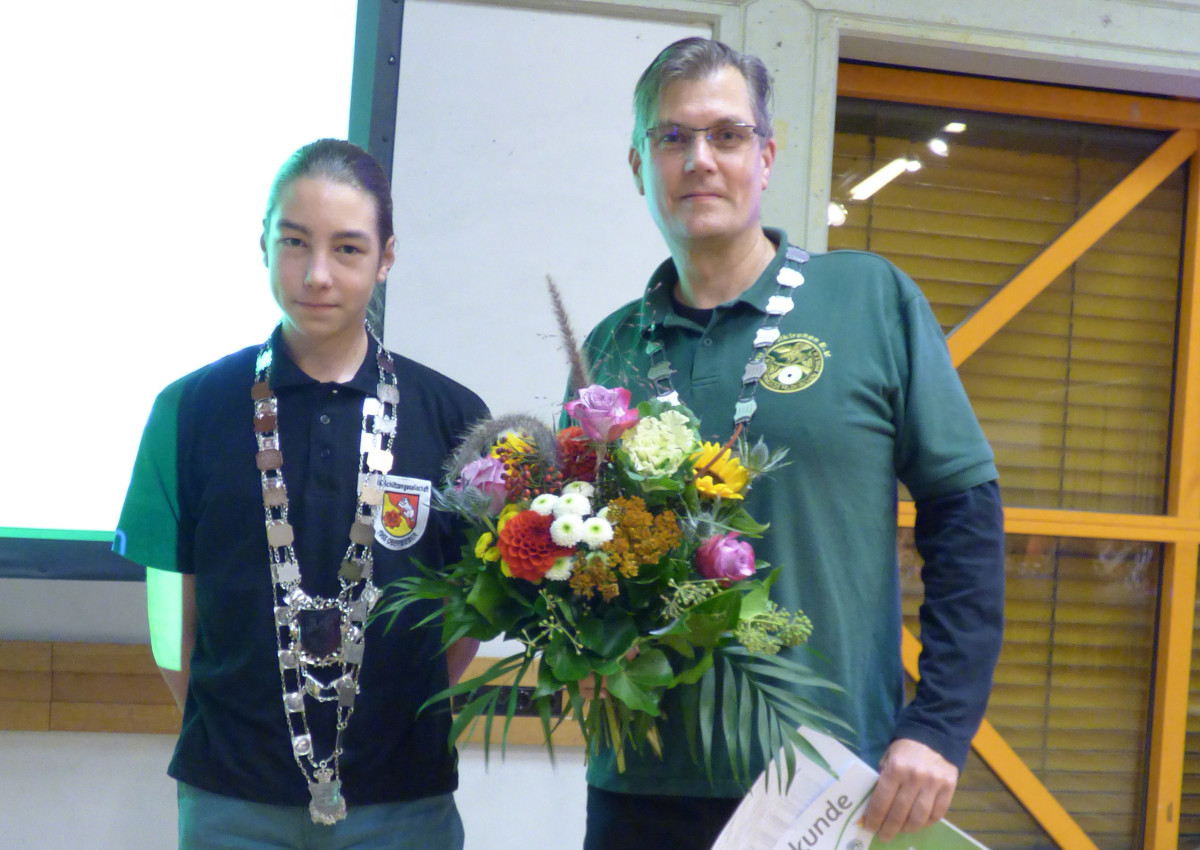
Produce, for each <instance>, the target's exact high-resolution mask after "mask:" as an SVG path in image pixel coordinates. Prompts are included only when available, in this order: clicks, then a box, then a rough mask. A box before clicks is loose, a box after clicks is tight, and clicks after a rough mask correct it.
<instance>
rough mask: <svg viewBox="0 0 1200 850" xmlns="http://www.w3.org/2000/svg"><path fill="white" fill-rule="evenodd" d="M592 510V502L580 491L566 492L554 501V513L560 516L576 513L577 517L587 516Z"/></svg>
mask: <svg viewBox="0 0 1200 850" xmlns="http://www.w3.org/2000/svg"><path fill="white" fill-rule="evenodd" d="M591 512H592V503H591V502H590V501H588V497H587V496H582V495H580V494H579V493H566V494H564V495H562V496H560V497H559V498H558V501H557V502H555V503H554V515H555V516H558V517H562V516H566V515H567V514H574V515H575V516H577V517H584V516H587V515H588V514H590V513H591Z"/></svg>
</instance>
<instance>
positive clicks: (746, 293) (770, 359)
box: [584, 38, 1004, 850]
mask: <svg viewBox="0 0 1200 850" xmlns="http://www.w3.org/2000/svg"><path fill="white" fill-rule="evenodd" d="M770 87H771V81H770V77H769V75H768V74H767V70H766V68H765V66H764V65H763V63H762V61H761V60H759V59H757V58H756V57H753V56H747V55H744V54H740V53H738V52H737V51H734V50H732V49H730V48H729V47H728V46H726V45H724V44H722V43H720V42H716V41H710V40H707V39H700V38H689V39H684V40H682V41H679V42H676V43H675V44H672V45H670V46H669V47H667V48H666V49H665V50H663V51H662V53H660V54H659V56H658V57H657V58H656V59H655V60H654V62H652V63H651V65H650V67H648V68H647V69H646V71H645V73H643V75H642V77H641V79H640V80H639V81H638V84H637V88H636V90H635V92H634V112H635V123H634V132H633V144H632V147H631V149H630V151H629V163H630V166H631V168H632V171H633V179H634V185H635V186H636V188H637V190H638V192H639V193H640V194H642V195H644V196H645V198H646V202H647V205H648V207H649V210H650V215H651V218H653V220H654V222H655V224H656V225H657V226H658V229H659V231H660V232H661V233H662V236H663V239H664V241H665V242H666V244H667V248H668V249H669V251H670V255H671V256H670V257H669V258H668V259H667V260H666V261H665V262H664V263H663V264H662V265H661V266H659V268H658V269H657V270H656V271H655V272H654V274H653V276H652V277H651V279H650V282H649V284H648V286H647V288H646V292H645V295H644V296H643V297H642V298H641V299H639V300H637V301H634V302H632V303H630V304H627V305H626V306H625V307H622V308H621V309H619V310H617V311H616V312H615V313H613V314H612V315H610V316H609V317H608V318H606V319H605V320H604V321H602V322H601V323H600V324H599V326H597V327H596V329H595V330H593V331H592V333H591V335H590V336H589V338H588V341H587V344H586V353H587V355H588V357H589V359H590V360H591V361H592V378H593V379H594V380H595V381H597V382H598V383H602V384H605V385H607V386H613V385H622V386H626V387H628V388H629V389H630V390H631V391H632V392H633V394H634V397H635V398H634V400H635V401H640V400H642V399H644V398H647V397H654V396H657V397H659V398H663V399H670V398H675V397H678V398H680V399H681V400H682V401H683V403H685V404H687V405H688V406H689V407H690V408H691V409H692V410H693V411H694V412H695V413H696V414H697V416H698V417H699V418H700V422H701V430H702V431H703V436H704V438H705V439H708V440H715V441H716V442H718V443H724V442H725V441H726V440H728V439H729V438H730V436H731V434H732V433H733V432H734V430H735V429H736V428H738V427H740V428H741V429H742V430H743V432H744V433H745V434H746V435H747V436H748V437H749V439H750V441H751V442H754V441H755V440H756V439H758V438H759V437H762V438H763V439H764V440H765V441H766V443H767V444H768V445H769V446H770V447H772V448H783V447H787V448H788V449H789V450H790V454H789V456H788V460H789V461H791V463H790V465H789V466H788V467H787V468H785V469H783V470H781V471H780V472H778V473H777V474H775V475H772V476H768V477H766V478H765V479H763V480H762V481H760V482H759V483H758V484H756V485H755V487H754V490H753V492H751V493H750V495H749V496H748V498H747V503H746V506H747V508H748V509H749V510H750V511H751V513H752V514H753V515H754V516H755V517H756V518H757V519H759V520H761V521H763V522H769V523H770V524H771V528H770V530H769V531H768V532H767V534H766V536H765V537H764V538H763V540H761V541H757V542H756V543H755V549H756V551H757V552H758V554H759V555H760V556H761V557H762V558H763V559H764V560H765V561H767V562H769V563H771V564H775V565H778V566H779V568H780V569H781V570H782V574H781V575H780V579H779V581H778V583H777V584H776V585H775V587H774V591H773V593H774V595H775V597H776V598H777V600H778V601H779V602H780V603H781V604H782V605H784V606H785V607H787V608H791V609H796V608H801V609H803V610H804V611H805V612H806V613H807V614H808V615H809V616H810V617H811V618H812V620H813V623H814V633H813V637H812V639H811V641H810V645H811V646H812V647H813V648H814V649H816V650H817V652H818V653H820V655H821V656H822V657H823V658H824V659H827V660H828V662H829V663H828V665H823V666H822V670H821V672H822V673H827V674H829V675H831V676H832V677H833V678H834V679H835V680H836V681H838V682H839V683H840V684H841V685H843V687H844V688H845V689H846V693H845V694H844V695H840V694H835V693H831V692H828V691H821V692H818V693H814V694H813V697H814V699H816V700H818V701H820V702H822V704H823V705H824V706H825V707H826V708H827V709H828V710H829V711H831V712H833V713H835V714H837V715H838V716H840V717H842V718H843V719H845V720H846V721H847V722H848V723H850V725H851V726H853V727H854V729H855V730H856V733H857V740H856V741H855V744H856V747H857V750H858V752H859V755H860V756H861V757H862V758H864V759H866V760H867V761H868V762H871V763H873V764H876V763H877V764H879V770H880V781H879V785H878V786H877V788H876V791H875V793H874V795H873V797H872V801H871V804H870V807H869V809H868V810H867V812H866V814H865V824H866V825H867V827H868V828H870V829H872V830H877V831H878V833H879V835H880V837H881V838H882V839H884V840H890V839H891V838H893V837H894V836H895V835H896V834H897V833H898V832H900V831H911V830H915V829H920V828H922V827H924V826H926V825H928V824H929V823H932V822H933V821H936V820H937V819H939V818H941V817H942V816H943V815H944V814H945V813H946V810H947V808H948V806H949V804H950V799H951V797H952V795H953V793H954V788H955V785H956V783H957V780H958V775H959V771H960V770H961V769H962V766H963V763H964V761H965V760H966V756H967V750H968V747H969V744H970V741H971V738H972V737H973V735H974V733H975V731H976V729H977V728H978V726H979V722H980V720H981V718H982V717H983V712H984V707H985V706H986V704H987V698H988V693H989V691H990V688H991V677H992V670H993V668H994V667H995V664H996V659H997V657H998V655H999V650H1000V643H1001V634H1002V621H1003V610H1004V554H1003V518H1002V515H1001V511H1000V499H999V489H998V487H997V484H996V480H995V479H996V477H997V475H996V468H995V466H994V464H993V460H992V453H991V450H990V448H989V447H988V445H987V442H986V440H985V439H984V437H983V434H982V432H981V431H980V429H979V426H978V424H977V422H976V420H975V416H974V414H973V413H972V411H971V406H970V404H969V403H968V401H967V398H966V395H965V394H964V393H963V390H962V386H961V384H960V383H959V380H958V376H957V374H956V373H955V371H954V367H953V366H952V365H951V363H950V358H949V356H948V354H947V350H946V344H945V339H944V337H943V335H942V332H941V330H940V328H939V327H938V324H937V322H936V320H935V319H934V317H933V314H932V312H931V311H930V309H929V305H928V304H927V303H926V301H925V299H924V298H923V297H922V295H921V292H920V290H919V289H918V288H917V287H916V285H915V284H914V283H913V282H912V281H911V280H910V279H909V278H908V277H907V276H906V275H905V274H904V273H903V272H901V271H900V270H899V269H897V268H896V267H895V266H893V265H891V264H890V263H889V262H887V261H886V260H884V259H883V258H881V257H878V256H876V255H873V254H867V253H863V252H852V251H837V252H833V253H829V254H823V255H814V256H811V257H810V256H809V255H808V254H807V253H806V252H805V251H803V250H800V249H799V248H796V247H793V246H790V245H789V244H788V240H787V235H786V234H785V233H783V232H782V231H780V230H776V229H769V228H764V227H763V226H762V222H761V220H760V218H761V203H762V193H763V191H764V190H765V189H766V188H767V184H768V182H769V179H770V175H771V169H772V166H773V165H774V162H775V154H776V145H775V141H774V138H773V133H772V128H771V116H770V112H769V108H768V104H769V100H770ZM897 478H899V479H900V480H902V481H904V482H905V484H906V485H907V486H908V488H909V490H910V491H911V492H912V493H913V496H914V497H915V499H916V500H917V524H916V543H917V547H918V550H919V551H920V553H921V555H922V556H923V557H924V560H925V566H924V569H923V571H922V578H923V580H924V583H925V591H926V595H925V604H924V605H923V607H922V611H921V626H922V633H921V637H922V639H923V642H924V652H923V653H922V656H921V661H920V664H921V681H920V683H919V684H918V686H917V693H916V699H915V700H914V701H913V702H912V703H911V704H910V705H908V706H905V707H903V708H902V702H903V697H904V683H903V670H902V667H901V663H900V646H899V642H900V628H901V622H900V599H899V580H898V568H897V563H896V480H897ZM674 698H675V697H674V696H672V695H668V698H667V702H666V707H665V710H666V713H667V717H668V723H667V724H666V729H665V733H664V741H663V757H662V759H661V760H659V759H658V758H657V757H656V756H655V755H654V754H653V753H650V752H649V751H648V750H649V748H646V749H647V752H645V753H644V754H642V755H640V756H639V755H638V754H631V753H629V752H628V750H627V752H626V766H625V770H624V771H623V772H622V771H618V770H617V768H616V765H615V764H614V760H613V758H612V757H611V754H609V753H603V752H602V753H601V754H600V757H598V758H594V759H592V760H591V761H590V762H589V764H588V784H589V788H588V824H587V837H586V840H585V844H584V846H585V848H586V850H619V848H625V847H633V846H637V847H643V848H648V850H686V849H687V848H697V849H698V848H707V847H710V846H712V842H713V840H714V839H715V838H716V836H717V834H718V833H719V832H720V830H721V828H722V826H723V825H724V822H725V821H726V820H727V818H728V816H729V815H730V814H731V813H732V811H733V809H734V808H735V807H736V806H737V804H738V802H739V801H740V798H741V796H742V795H743V794H744V793H745V791H746V784H745V783H744V782H739V781H738V780H736V779H735V778H734V774H733V773H732V771H731V770H730V769H729V766H728V765H727V764H726V765H724V767H723V768H722V766H720V765H717V766H716V769H715V771H714V773H715V775H714V777H713V778H711V779H710V778H709V777H708V776H707V775H706V774H705V771H704V769H703V768H702V767H701V766H699V765H698V764H696V763H695V762H694V761H693V760H692V759H691V758H690V756H689V754H688V751H689V748H688V746H687V743H686V741H685V739H684V737H683V731H682V724H681V723H679V722H677V721H675V720H674V718H678V717H679V712H678V711H677V710H676V709H675V708H674V707H673V706H672V700H673V699H674Z"/></svg>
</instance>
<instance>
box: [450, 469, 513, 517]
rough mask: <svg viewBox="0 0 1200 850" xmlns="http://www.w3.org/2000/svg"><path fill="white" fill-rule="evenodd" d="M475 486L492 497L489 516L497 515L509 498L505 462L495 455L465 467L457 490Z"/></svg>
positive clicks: (456, 487) (455, 486) (456, 485)
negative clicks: (505, 481) (505, 480)
mask: <svg viewBox="0 0 1200 850" xmlns="http://www.w3.org/2000/svg"><path fill="white" fill-rule="evenodd" d="M467 487H474V488H475V489H476V490H479V491H480V492H481V493H483V495H485V496H488V497H489V498H491V500H492V502H491V504H490V505H488V511H487V512H488V516H495V515H496V514H498V513H500V509H501V508H502V507H504V500H505V499H506V498H508V485H507V484H505V483H504V464H503V462H501V461H500V460H498V459H496V458H494V457H481V458H479V460H473V461H471V462H470V463H468V464H467V465H466V466H464V467H463V470H462V473H461V474H460V475H459V478H458V483H457V484H455V485H454V489H455V490H465V489H466V488H467Z"/></svg>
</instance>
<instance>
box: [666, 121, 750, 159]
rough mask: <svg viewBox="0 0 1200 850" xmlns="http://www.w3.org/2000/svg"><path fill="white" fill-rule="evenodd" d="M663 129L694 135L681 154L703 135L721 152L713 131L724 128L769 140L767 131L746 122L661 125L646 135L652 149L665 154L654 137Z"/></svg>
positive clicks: (709, 143) (710, 144)
mask: <svg viewBox="0 0 1200 850" xmlns="http://www.w3.org/2000/svg"><path fill="white" fill-rule="evenodd" d="M662 127H674V128H676V129H677V130H687V131H688V132H690V133H691V134H692V137H691V138H690V139H688V142H687V144H686V145H685V146H684V147H683V148H682V149H681V150H680V151H679V152H680V153H682V152H683V151H684V150H687V149H689V148H691V146H692V143H693V142H695V141H696V139H697V138H698V137H699V136H700V135H701V134H703V136H704V141H706V142H707V143H708V145H709V147H711V148H712V149H713V150H715V151H721V148H719V147H717V146H716V145H714V144H713V140H712V135H711V133H712V131H713V130H719V129H721V128H724V127H740V128H744V129H749V130H750V133H751V135H752V136H758V137H759V138H760V139H766V138H767V134H766V131H764V130H762V129H760V128H759V126H758V125H757V124H749V123H747V122H745V121H722V122H721V123H720V124H713V125H712V126H711V127H689V126H687V125H686V124H659V125H658V126H656V127H651V128H650V129H648V130H646V133H645V135H646V139H647V141H649V142H650V147H651V149H652V150H654V151H658V152H665V150H664V149H663V148H659V147H657V146H656V145H655V144H654V136H655V134H657V133H658V132H659V131H660V128H662ZM736 150H738V148H734V149H733V150H732V151H730V153H732V152H734V151H736Z"/></svg>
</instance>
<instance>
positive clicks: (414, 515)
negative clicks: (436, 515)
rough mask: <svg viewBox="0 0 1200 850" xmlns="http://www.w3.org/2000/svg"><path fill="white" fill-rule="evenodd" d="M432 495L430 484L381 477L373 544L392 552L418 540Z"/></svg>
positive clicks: (423, 528) (420, 481)
mask: <svg viewBox="0 0 1200 850" xmlns="http://www.w3.org/2000/svg"><path fill="white" fill-rule="evenodd" d="M432 492H433V487H432V485H431V484H430V483H429V482H428V481H426V480H424V479H422V478H402V477H400V476H398V475H387V476H384V479H383V504H382V505H380V506H379V513H378V514H377V515H376V516H375V542H376V543H378V544H379V545H380V546H384V547H386V548H388V549H391V550H393V551H396V550H399V549H407V548H408V547H409V546H412V545H414V544H415V543H416V542H417V541H418V540H420V539H421V535H422V534H424V533H425V525H426V524H427V523H428V522H429V501H430V495H431V494H432Z"/></svg>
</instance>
